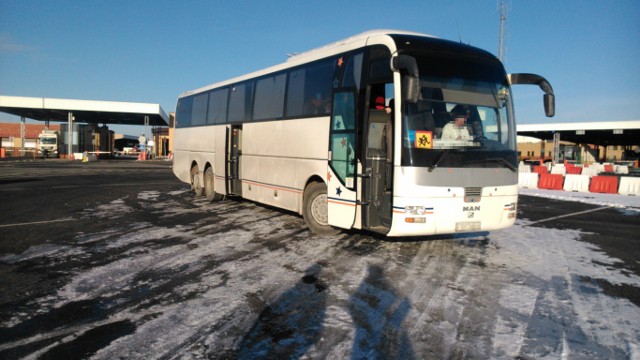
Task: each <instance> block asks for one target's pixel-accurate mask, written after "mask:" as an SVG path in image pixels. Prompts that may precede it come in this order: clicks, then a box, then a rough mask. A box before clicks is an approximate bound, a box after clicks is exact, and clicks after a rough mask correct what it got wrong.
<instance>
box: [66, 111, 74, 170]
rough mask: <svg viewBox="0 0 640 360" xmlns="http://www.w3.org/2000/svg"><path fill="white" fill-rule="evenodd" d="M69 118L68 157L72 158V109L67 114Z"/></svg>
mask: <svg viewBox="0 0 640 360" xmlns="http://www.w3.org/2000/svg"><path fill="white" fill-rule="evenodd" d="M67 119H68V124H69V125H68V127H69V129H68V131H67V140H68V143H67V159H71V155H72V154H73V153H72V151H73V113H72V112H71V111H69V114H68V115H67Z"/></svg>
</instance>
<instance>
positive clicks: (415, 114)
mask: <svg viewBox="0 0 640 360" xmlns="http://www.w3.org/2000/svg"><path fill="white" fill-rule="evenodd" d="M415 58H416V59H417V62H418V67H419V68H420V79H419V80H420V96H419V98H418V100H417V102H416V103H412V102H406V103H404V104H403V109H402V137H403V142H402V166H418V167H428V168H430V169H433V168H435V167H438V166H442V167H491V168H493V167H507V168H509V169H512V170H513V169H515V168H516V167H517V152H516V138H515V136H516V135H515V134H516V132H515V121H514V117H513V110H512V104H511V90H510V88H509V85H508V83H507V80H506V76H505V74H504V70H503V68H502V65H500V64H499V62H497V61H492V60H489V61H487V60H485V59H478V58H474V59H460V58H453V57H452V58H447V56H443V57H442V58H438V56H434V54H433V53H432V54H429V56H424V55H423V56H415Z"/></svg>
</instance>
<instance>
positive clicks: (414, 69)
mask: <svg viewBox="0 0 640 360" xmlns="http://www.w3.org/2000/svg"><path fill="white" fill-rule="evenodd" d="M390 65H391V70H393V71H400V70H402V71H404V73H405V76H404V78H403V79H402V94H403V95H402V97H403V99H404V100H405V101H406V102H410V103H413V104H415V103H417V102H418V98H419V97H420V73H419V71H418V63H417V62H416V59H415V58H414V57H413V56H409V55H397V56H394V57H392V58H391V64H390Z"/></svg>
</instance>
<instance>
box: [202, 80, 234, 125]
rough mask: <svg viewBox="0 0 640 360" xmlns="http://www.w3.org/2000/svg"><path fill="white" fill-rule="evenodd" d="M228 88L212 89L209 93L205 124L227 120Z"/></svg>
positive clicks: (221, 122)
mask: <svg viewBox="0 0 640 360" xmlns="http://www.w3.org/2000/svg"><path fill="white" fill-rule="evenodd" d="M228 98H229V89H227V88H225V89H219V90H214V91H213V92H211V94H210V95H209V114H208V116H207V124H224V123H225V122H226V121H227V99H228Z"/></svg>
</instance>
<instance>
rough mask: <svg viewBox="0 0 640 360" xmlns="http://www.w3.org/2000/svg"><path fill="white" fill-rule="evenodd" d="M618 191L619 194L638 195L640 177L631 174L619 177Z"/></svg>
mask: <svg viewBox="0 0 640 360" xmlns="http://www.w3.org/2000/svg"><path fill="white" fill-rule="evenodd" d="M618 193H619V194H621V195H635V196H640V178H637V177H631V176H623V177H621V178H620V189H619V190H618Z"/></svg>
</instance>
